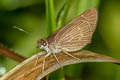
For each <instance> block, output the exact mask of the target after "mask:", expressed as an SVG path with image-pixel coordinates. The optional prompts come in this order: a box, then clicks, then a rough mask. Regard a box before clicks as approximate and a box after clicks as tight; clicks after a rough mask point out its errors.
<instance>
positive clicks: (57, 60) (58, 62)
mask: <svg viewBox="0 0 120 80" xmlns="http://www.w3.org/2000/svg"><path fill="white" fill-rule="evenodd" d="M53 55H54V57H55V59H56V61H57V62H58V64H59V65H60V67H61V69H63V66H62V65H61V64H60V62H59V60H58V58H57V56H56V54H55V53H53Z"/></svg>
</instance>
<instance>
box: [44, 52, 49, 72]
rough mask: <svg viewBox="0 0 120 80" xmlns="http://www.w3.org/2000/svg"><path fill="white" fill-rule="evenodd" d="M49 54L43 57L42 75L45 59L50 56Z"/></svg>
mask: <svg viewBox="0 0 120 80" xmlns="http://www.w3.org/2000/svg"><path fill="white" fill-rule="evenodd" d="M50 54H51V53H48V54H46V55H45V56H44V59H43V65H42V66H43V67H42V73H44V70H45V59H46V58H47V57H48V56H49V55H50Z"/></svg>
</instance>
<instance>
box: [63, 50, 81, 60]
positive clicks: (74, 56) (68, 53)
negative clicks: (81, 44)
mask: <svg viewBox="0 0 120 80" xmlns="http://www.w3.org/2000/svg"><path fill="white" fill-rule="evenodd" d="M62 51H63V52H64V53H65V54H67V55H68V56H71V57H72V58H75V59H79V58H77V57H75V56H73V55H71V54H70V53H68V52H67V51H65V50H63V49H62Z"/></svg>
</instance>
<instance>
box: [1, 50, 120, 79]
mask: <svg viewBox="0 0 120 80" xmlns="http://www.w3.org/2000/svg"><path fill="white" fill-rule="evenodd" d="M71 54H72V55H73V56H75V57H77V58H79V59H74V58H72V57H70V56H68V55H65V54H64V53H59V54H56V56H57V58H58V59H59V62H60V64H61V65H62V66H66V65H70V64H77V63H83V62H113V63H118V64H120V59H115V58H112V57H109V56H104V55H101V54H96V53H93V52H90V51H86V50H83V51H78V52H74V53H71ZM43 55H45V52H40V53H39V54H36V55H34V56H32V57H31V58H29V59H27V60H25V61H24V62H22V63H21V64H19V65H18V66H16V67H15V68H13V69H12V70H10V71H9V72H8V73H7V74H5V75H4V76H3V77H1V78H0V80H40V79H42V78H43V77H45V76H46V75H48V74H50V73H52V72H53V71H55V70H57V69H59V68H61V67H60V65H59V64H58V63H57V61H56V60H55V58H54V56H53V55H51V56H49V57H47V58H46V63H45V71H44V73H42V67H43V66H42V64H43V59H44V58H43V57H42V56H43ZM38 56H39V57H40V58H39V59H38V64H37V65H36V66H34V64H35V61H36V59H37V57H38Z"/></svg>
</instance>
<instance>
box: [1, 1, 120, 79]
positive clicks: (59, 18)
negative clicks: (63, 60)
mask: <svg viewBox="0 0 120 80" xmlns="http://www.w3.org/2000/svg"><path fill="white" fill-rule="evenodd" d="M89 8H97V9H98V12H99V19H98V25H97V29H96V32H95V33H94V36H93V38H92V43H91V44H90V45H88V46H86V48H85V49H87V50H90V51H94V52H97V53H101V54H104V55H108V56H112V57H116V58H120V0H0V44H2V45H4V46H6V47H8V48H9V49H11V50H13V51H15V52H17V53H19V54H20V55H23V56H25V57H27V58H29V57H30V56H32V55H33V54H34V53H36V52H37V51H38V49H37V48H36V46H37V44H36V41H37V40H38V39H41V38H44V37H47V36H48V35H49V34H50V33H51V32H54V31H55V30H57V29H58V28H59V27H62V26H63V25H64V24H66V23H68V22H69V21H71V20H72V19H73V18H75V17H76V16H78V15H79V14H80V13H82V12H83V11H85V10H87V9H89ZM13 26H18V27H20V28H22V29H24V30H25V31H27V32H29V33H30V34H29V35H28V34H26V33H23V32H21V31H19V30H16V29H14V28H13ZM17 64H19V63H18V62H16V61H14V60H12V59H9V58H7V57H3V56H0V75H3V74H4V73H5V71H6V72H7V71H9V70H10V69H12V68H13V67H14V66H15V65H17ZM47 79H48V80H120V66H118V65H116V64H112V63H82V64H76V65H70V66H66V67H64V69H63V70H61V69H60V70H58V71H55V72H54V73H52V74H50V75H49V77H47V78H45V79H44V80H47Z"/></svg>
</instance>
